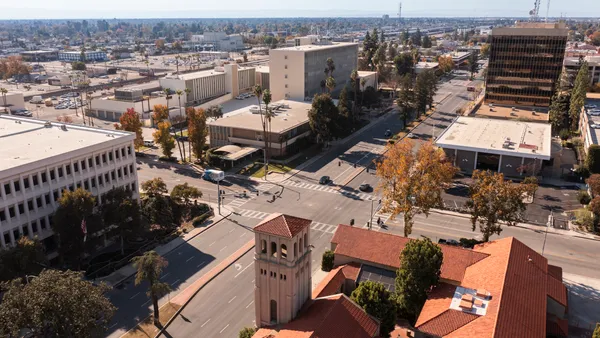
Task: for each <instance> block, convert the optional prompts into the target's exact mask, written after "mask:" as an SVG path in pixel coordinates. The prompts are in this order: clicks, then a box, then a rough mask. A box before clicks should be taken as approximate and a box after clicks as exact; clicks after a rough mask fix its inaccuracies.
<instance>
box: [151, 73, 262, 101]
mask: <svg viewBox="0 0 600 338" xmlns="http://www.w3.org/2000/svg"><path fill="white" fill-rule="evenodd" d="M159 82H160V85H161V87H163V88H169V89H171V91H173V92H174V91H177V90H182V91H185V89H186V88H188V89H189V90H190V91H191V92H190V94H189V95H186V94H183V95H182V96H181V102H182V104H183V102H185V103H186V105H198V104H202V103H204V102H207V101H210V100H213V99H215V98H217V97H219V96H223V95H225V94H227V93H230V94H231V95H232V97H235V96H237V95H238V94H239V93H240V92H248V91H250V90H251V89H252V87H253V86H254V84H255V83H256V71H255V69H254V68H252V67H247V68H246V67H241V68H238V65H237V64H226V65H224V66H223V67H216V68H215V69H212V70H203V71H200V72H194V73H187V74H180V75H177V74H173V75H167V76H165V77H164V78H161V79H159ZM172 102H175V101H172Z"/></svg>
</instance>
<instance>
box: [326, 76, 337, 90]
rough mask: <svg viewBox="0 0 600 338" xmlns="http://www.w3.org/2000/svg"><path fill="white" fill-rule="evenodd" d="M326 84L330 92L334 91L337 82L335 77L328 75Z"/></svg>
mask: <svg viewBox="0 0 600 338" xmlns="http://www.w3.org/2000/svg"><path fill="white" fill-rule="evenodd" d="M325 86H326V87H327V90H328V91H329V94H331V93H333V90H334V89H335V86H336V83H335V79H334V78H333V77H331V76H330V77H328V78H327V79H326V80H325Z"/></svg>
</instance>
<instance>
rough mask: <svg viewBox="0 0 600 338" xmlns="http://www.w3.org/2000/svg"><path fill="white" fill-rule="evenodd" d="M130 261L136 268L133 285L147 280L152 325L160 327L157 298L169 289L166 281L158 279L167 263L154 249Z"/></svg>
mask: <svg viewBox="0 0 600 338" xmlns="http://www.w3.org/2000/svg"><path fill="white" fill-rule="evenodd" d="M131 262H132V263H133V266H134V267H135V268H136V269H137V272H136V275H135V285H140V284H141V283H142V282H144V281H146V282H148V292H147V293H146V294H147V295H148V297H150V298H151V299H152V307H153V308H154V325H155V326H157V327H160V326H161V324H160V321H159V307H158V300H159V298H160V297H162V296H164V295H166V294H167V293H169V291H171V287H170V286H169V284H168V283H164V282H161V281H160V275H161V273H162V271H163V269H164V268H165V267H166V266H167V265H168V264H169V263H168V262H167V260H166V259H165V258H163V257H161V256H160V255H159V254H157V253H156V251H146V252H144V255H142V256H137V257H134V258H133V259H132V260H131Z"/></svg>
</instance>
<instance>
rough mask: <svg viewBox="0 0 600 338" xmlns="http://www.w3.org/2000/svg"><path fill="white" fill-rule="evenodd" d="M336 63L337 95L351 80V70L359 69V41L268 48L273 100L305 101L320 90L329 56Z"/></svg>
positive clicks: (334, 74)
mask: <svg viewBox="0 0 600 338" xmlns="http://www.w3.org/2000/svg"><path fill="white" fill-rule="evenodd" d="M328 58H332V59H333V63H334V64H335V71H334V72H333V77H334V78H335V82H336V86H335V88H334V90H333V93H332V94H333V95H334V96H336V95H338V94H339V92H340V91H341V90H342V88H344V86H346V84H347V83H349V82H350V75H351V73H352V70H354V69H357V64H358V44H356V43H334V44H327V45H313V44H307V45H300V46H295V47H287V48H279V49H271V50H270V51H269V71H270V78H269V82H270V87H271V93H272V95H273V101H278V100H284V99H286V100H296V101H298V100H299V101H302V100H304V99H305V98H311V99H312V97H313V96H314V95H315V94H317V93H321V92H322V91H323V89H322V88H321V81H322V80H324V79H325V74H324V70H325V67H326V66H327V59H328Z"/></svg>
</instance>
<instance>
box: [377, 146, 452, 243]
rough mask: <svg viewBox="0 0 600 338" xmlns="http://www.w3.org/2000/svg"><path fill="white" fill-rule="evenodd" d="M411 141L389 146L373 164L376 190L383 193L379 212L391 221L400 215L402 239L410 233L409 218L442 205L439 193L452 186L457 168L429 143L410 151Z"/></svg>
mask: <svg viewBox="0 0 600 338" xmlns="http://www.w3.org/2000/svg"><path fill="white" fill-rule="evenodd" d="M412 148H413V142H412V141H411V140H410V139H407V138H405V139H404V140H402V141H401V142H399V143H396V144H393V145H389V146H388V151H387V152H386V153H385V155H384V159H383V161H382V162H380V163H379V164H378V165H377V176H379V178H380V181H379V186H378V189H379V190H380V191H382V193H383V199H382V209H383V211H384V212H389V213H391V214H392V218H395V217H396V216H397V215H399V214H401V213H402V214H403V218H404V236H408V235H410V234H411V232H412V226H413V218H414V216H415V215H417V214H420V213H423V214H425V215H427V216H428V215H429V210H430V209H431V208H435V207H439V206H442V205H443V201H442V192H443V190H444V188H445V187H447V186H448V185H449V184H450V183H452V178H453V177H454V174H455V173H456V172H457V168H456V167H455V166H454V165H452V163H451V162H450V161H448V160H447V159H446V156H445V154H444V152H443V151H442V150H441V149H438V148H436V147H434V145H433V144H432V143H431V142H428V143H425V144H423V145H422V146H421V147H420V148H419V150H417V152H416V153H415V152H413V150H412Z"/></svg>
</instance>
